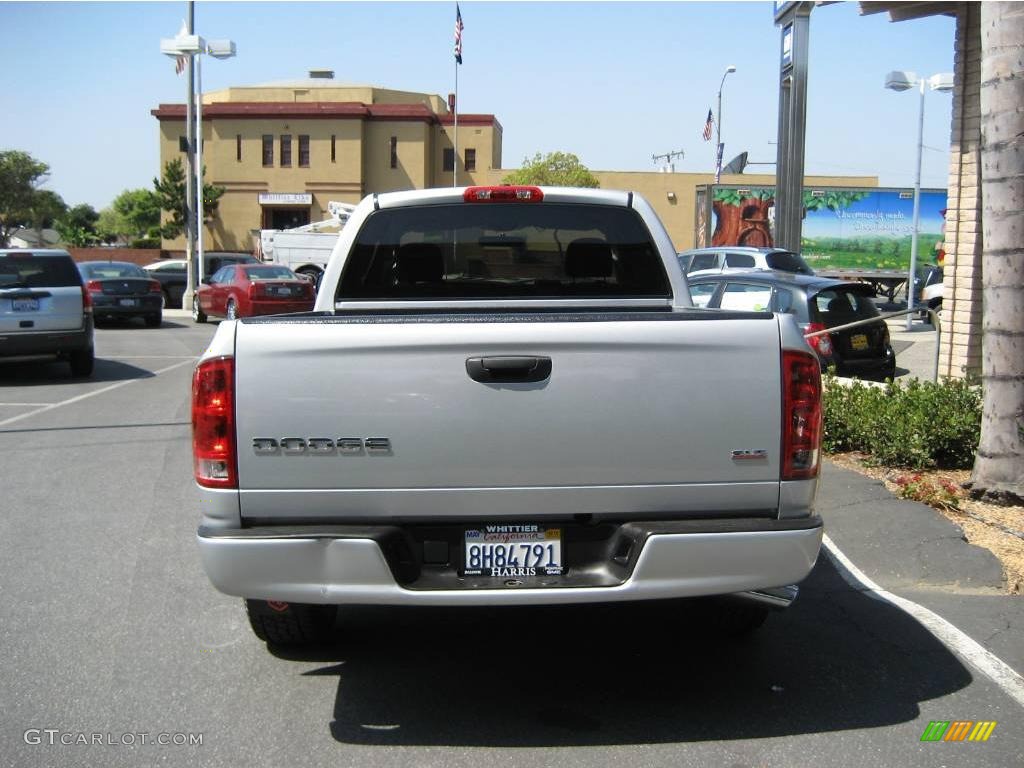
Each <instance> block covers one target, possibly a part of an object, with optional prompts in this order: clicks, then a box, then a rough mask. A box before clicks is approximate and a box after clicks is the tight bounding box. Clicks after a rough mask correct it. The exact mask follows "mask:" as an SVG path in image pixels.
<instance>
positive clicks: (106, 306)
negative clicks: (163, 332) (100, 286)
mask: <svg viewBox="0 0 1024 768" xmlns="http://www.w3.org/2000/svg"><path fill="white" fill-rule="evenodd" d="M122 298H128V297H123V296H98V295H97V294H93V295H92V311H93V314H94V315H102V316H105V317H136V316H138V315H152V314H156V313H157V312H160V311H161V310H162V309H163V296H162V295H161V294H159V293H154V294H150V295H147V296H141V297H140V296H135V297H130V298H132V299H133V300H134V301H135V304H134V305H132V306H130V307H122V306H121V305H120V303H119V302H120V300H121V299H122Z"/></svg>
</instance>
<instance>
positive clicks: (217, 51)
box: [195, 40, 235, 286]
mask: <svg viewBox="0 0 1024 768" xmlns="http://www.w3.org/2000/svg"><path fill="white" fill-rule="evenodd" d="M199 53H200V54H204V53H205V54H207V55H209V56H213V57H214V58H215V59H230V58H231V57H232V56H234V55H235V44H234V43H233V42H232V41H231V40H210V41H204V43H203V45H202V48H201V50H200V51H199ZM202 58H203V57H202V55H199V56H196V57H195V62H196V91H198V97H197V98H196V181H195V187H196V214H197V215H196V271H197V277H196V285H197V286H198V285H200V284H201V283H202V282H203V277H205V272H206V264H205V259H204V258H203V254H204V250H203V229H204V228H205V221H204V216H205V213H204V212H203V204H204V202H205V201H204V197H205V195H204V194H203V65H202Z"/></svg>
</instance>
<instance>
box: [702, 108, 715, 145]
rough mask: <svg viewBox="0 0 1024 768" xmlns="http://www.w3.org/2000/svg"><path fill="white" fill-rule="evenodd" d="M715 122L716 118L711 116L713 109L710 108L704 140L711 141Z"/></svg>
mask: <svg viewBox="0 0 1024 768" xmlns="http://www.w3.org/2000/svg"><path fill="white" fill-rule="evenodd" d="M714 124H715V118H714V117H712V116H711V110H710V109H709V110H708V119H707V120H705V121H704V141H711V126H712V125H714Z"/></svg>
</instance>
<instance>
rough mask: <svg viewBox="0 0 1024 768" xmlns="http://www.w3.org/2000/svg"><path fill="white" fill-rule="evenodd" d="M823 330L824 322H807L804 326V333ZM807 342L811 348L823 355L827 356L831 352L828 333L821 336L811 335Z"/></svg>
mask: <svg viewBox="0 0 1024 768" xmlns="http://www.w3.org/2000/svg"><path fill="white" fill-rule="evenodd" d="M824 330H825V324H824V323H808V324H807V325H805V326H804V334H805V335H806V334H808V333H817V332H818V331H824ZM807 343H808V344H810V345H811V349H813V350H814V351H815V352H817V353H818V354H821V355H824V356H825V357H828V356H829V355H831V354H832V337H831V336H829V335H828V334H824V335H822V336H811V338H809V339H808V340H807Z"/></svg>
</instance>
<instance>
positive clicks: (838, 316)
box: [688, 270, 896, 379]
mask: <svg viewBox="0 0 1024 768" xmlns="http://www.w3.org/2000/svg"><path fill="white" fill-rule="evenodd" d="M688 283H689V286H690V297H691V299H692V300H693V303H694V306H698V307H710V308H713V309H733V310H755V311H767V312H786V313H789V314H791V315H794V316H795V318H796V321H797V323H799V325H800V327H801V329H803V332H804V333H805V334H807V333H814V332H815V331H824V330H827V329H829V328H835V327H837V326H840V325H846V324H847V323H853V322H855V321H858V320H870V319H871V318H876V317H878V309H876V308H875V303H874V302H873V301H872V297H873V296H874V291H873V290H872V288H871V287H870V286H868V285H865V284H863V283H852V282H847V281H844V280H830V279H828V278H823V277H814V276H811V275H796V274H792V273H788V272H776V271H763V270H758V271H751V272H732V273H727V274H720V275H707V276H705V277H693V278H690V279H689V280H688ZM807 342H808V343H809V344H810V345H811V348H812V349H814V351H815V352H816V353H817V354H818V359H819V360H820V361H821V367H822V370H825V369H826V368H828V367H829V366H832V365H834V366H835V368H836V373H838V374H839V375H840V376H859V377H861V378H865V379H868V378H871V379H883V378H892V377H893V376H894V375H895V372H896V355H895V354H894V353H893V351H892V344H891V343H890V341H889V329H888V327H887V326H886V324H885V321H883V320H877V321H876V322H873V323H866V324H864V325H861V326H857V327H855V328H849V329H847V330H843V331H836V332H835V333H829V334H824V335H821V336H815V337H812V338H809V339H808V340H807Z"/></svg>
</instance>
